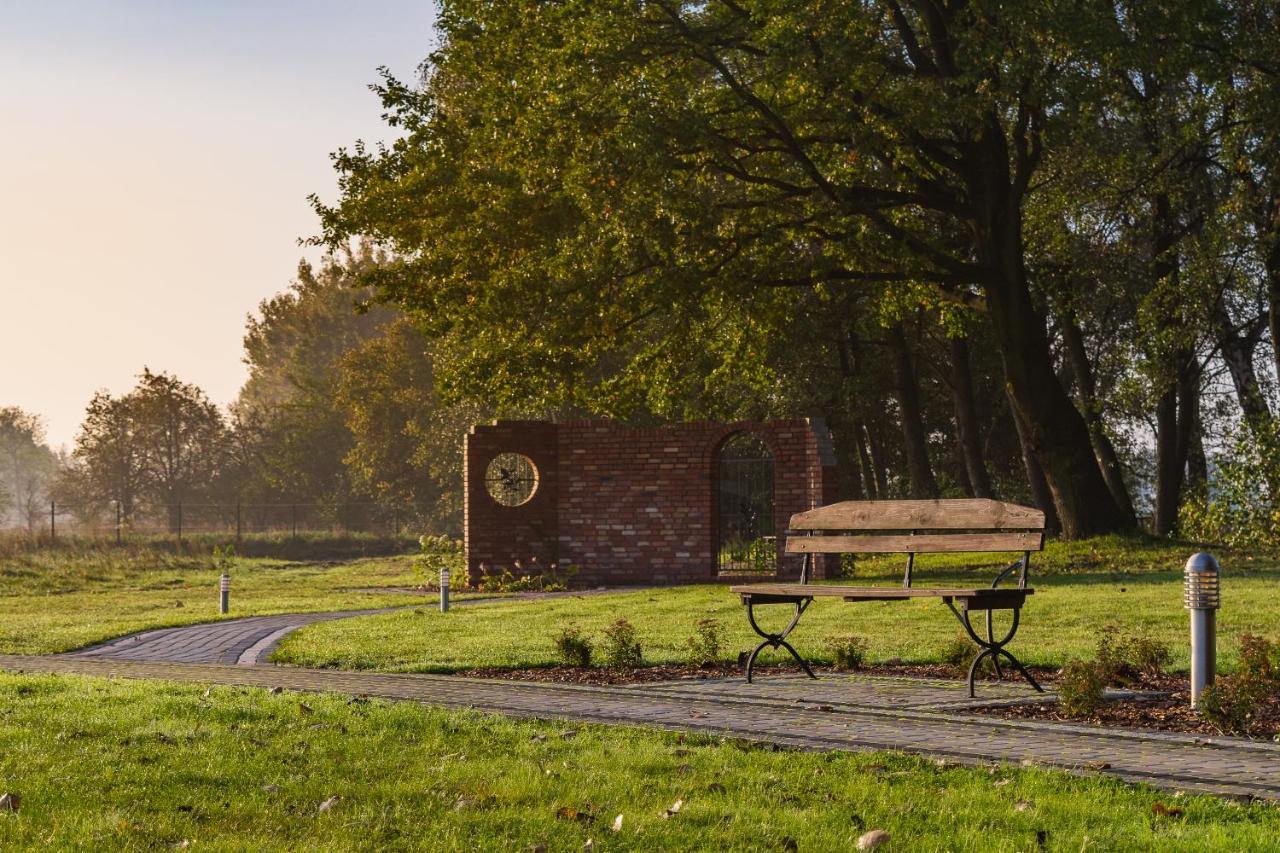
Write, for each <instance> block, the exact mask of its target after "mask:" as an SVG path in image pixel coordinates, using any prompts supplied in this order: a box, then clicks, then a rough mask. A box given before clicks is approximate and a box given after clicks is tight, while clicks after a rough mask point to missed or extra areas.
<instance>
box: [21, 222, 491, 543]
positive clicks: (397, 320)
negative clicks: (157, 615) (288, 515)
mask: <svg viewBox="0 0 1280 853" xmlns="http://www.w3.org/2000/svg"><path fill="white" fill-rule="evenodd" d="M376 262H377V261H376V259H375V257H374V256H373V254H372V252H371V250H370V249H369V248H368V247H367V246H365V247H360V248H357V249H354V250H351V251H347V252H344V253H339V254H335V255H332V256H328V257H326V258H325V259H324V260H323V262H322V263H321V264H320V265H319V268H318V269H315V268H313V267H312V266H311V265H310V264H308V263H305V262H304V263H302V264H301V265H300V266H299V269H298V276H297V279H296V280H295V281H294V283H293V285H292V287H290V289H289V290H288V291H286V292H284V293H281V294H280V295H278V296H275V297H273V298H271V299H268V300H266V301H264V302H263V303H262V304H261V305H260V306H259V310H258V313H257V314H256V315H255V316H251V317H250V318H249V320H248V326H247V329H246V333H245V339H244V359H245V363H246V364H247V365H248V367H249V378H248V381H247V382H246V383H245V385H244V387H243V388H242V389H241V392H240V395H239V398H238V399H237V400H236V401H235V402H234V403H233V404H232V405H231V406H230V407H229V409H228V410H227V411H223V410H221V409H220V408H219V407H218V406H216V405H215V404H214V403H212V402H211V401H210V400H209V398H208V396H207V395H206V394H205V392H204V391H202V390H201V389H200V388H198V387H196V386H195V385H192V384H190V383H187V382H183V381H182V380H180V379H179V378H177V377H175V376H172V375H169V374H167V373H162V372H161V373H156V372H153V371H151V370H150V369H147V368H144V369H143V371H142V374H141V375H140V376H139V377H138V383H137V385H136V386H135V387H134V388H133V389H132V390H130V391H129V392H127V393H125V394H122V395H119V396H116V395H113V394H110V393H108V392H106V391H100V392H98V393H97V394H95V395H94V397H93V399H92V400H91V401H90V402H89V404H88V407H87V409H86V411H85V418H84V421H83V423H82V424H81V427H80V430H79V433H78V435H77V436H76V439H75V445H74V448H73V449H72V450H71V452H70V453H69V455H68V456H67V457H66V458H65V459H59V458H58V457H57V456H56V455H55V454H54V453H53V451H51V450H50V449H49V448H48V447H47V446H46V443H45V438H44V432H43V429H42V428H41V425H40V421H39V418H37V417H36V416H34V415H31V414H28V413H25V412H22V411H21V410H19V409H0V499H3V501H4V502H3V503H0V507H3V509H4V518H5V520H7V523H6V524H4V525H0V526H8V527H25V528H28V529H30V530H32V531H36V530H39V529H42V526H43V525H47V522H48V513H49V501H51V500H53V501H56V502H58V503H61V504H62V505H64V507H65V508H67V509H69V510H70V511H71V512H72V513H74V514H76V515H79V516H81V517H83V518H84V519H85V520H90V519H94V520H99V521H102V520H110V519H109V518H107V517H108V516H110V515H111V514H112V513H114V511H115V507H116V504H117V502H118V504H119V508H120V513H121V516H122V520H123V521H124V522H125V523H126V524H132V523H135V522H138V521H140V520H142V519H146V520H147V521H149V522H152V523H154V522H156V521H161V522H162V523H165V522H167V524H168V526H169V528H170V529H174V528H176V527H177V526H178V525H179V523H180V519H179V517H178V513H179V512H180V511H181V510H180V507H181V506H182V505H183V504H185V505H187V507H188V524H190V523H191V518H192V516H194V514H195V513H194V506H195V505H201V504H220V505H223V506H230V505H234V504H236V503H237V502H244V503H247V504H257V505H263V504H266V505H270V504H298V503H303V504H319V505H324V506H329V507H333V508H334V509H335V511H339V510H340V508H341V507H343V506H350V505H354V504H358V503H360V502H380V503H383V504H385V505H386V506H387V507H395V508H396V509H397V511H398V512H400V513H401V515H400V518H401V520H402V521H403V522H405V523H406V524H411V523H412V524H416V525H417V526H418V527H419V528H420V529H422V530H427V531H432V532H438V533H452V534H457V533H459V532H460V528H461V506H462V502H461V491H462V490H461V447H462V436H463V434H464V433H465V431H466V429H467V427H468V426H469V425H470V424H471V423H472V422H473V421H474V420H475V419H476V418H478V417H481V416H482V415H483V412H482V411H481V410H480V409H479V408H478V407H476V406H473V405H468V404H457V405H452V406H448V405H445V404H443V403H441V402H440V400H439V398H438V396H437V395H436V392H435V375H434V359H433V354H432V347H431V344H430V342H429V341H428V339H427V338H426V337H424V335H423V334H422V333H421V332H420V331H419V330H418V329H417V327H416V326H415V325H414V324H412V323H411V322H409V320H408V319H407V318H406V317H405V316H404V315H402V314H400V313H399V312H397V311H396V310H394V309H392V308H388V307H385V306H376V305H371V304H369V292H368V289H367V288H365V287H363V286H361V285H358V284H356V283H355V276H356V275H357V273H358V272H359V271H360V270H361V269H363V268H366V267H368V266H371V265H373V264H375V263H376ZM336 520H337V521H339V522H341V519H336Z"/></svg>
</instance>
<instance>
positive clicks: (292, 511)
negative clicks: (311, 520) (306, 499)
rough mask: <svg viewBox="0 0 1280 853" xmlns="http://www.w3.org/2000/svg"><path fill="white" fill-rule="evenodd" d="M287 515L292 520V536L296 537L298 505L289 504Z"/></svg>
mask: <svg viewBox="0 0 1280 853" xmlns="http://www.w3.org/2000/svg"><path fill="white" fill-rule="evenodd" d="M289 517H290V519H291V520H292V521H293V538H294V539H297V538H298V505H297V504H289Z"/></svg>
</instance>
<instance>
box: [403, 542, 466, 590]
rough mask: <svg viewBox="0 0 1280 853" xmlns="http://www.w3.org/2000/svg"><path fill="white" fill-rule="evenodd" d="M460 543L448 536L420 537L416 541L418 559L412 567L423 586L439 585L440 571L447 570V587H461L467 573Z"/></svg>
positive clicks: (463, 584) (464, 584) (464, 582)
mask: <svg viewBox="0 0 1280 853" xmlns="http://www.w3.org/2000/svg"><path fill="white" fill-rule="evenodd" d="M462 556H463V555H462V543H461V542H460V541H458V540H457V539H450V538H449V537H448V536H430V535H427V536H422V537H420V538H419V539H418V559H417V560H415V561H414V563H413V567H414V569H415V570H416V571H417V574H418V577H419V578H420V579H421V581H422V583H423V585H424V586H428V587H435V586H438V585H439V583H440V570H441V569H448V570H449V575H450V577H449V585H450V586H452V587H463V586H466V583H467V573H466V571H465V568H466V566H465V564H464V562H463V559H462Z"/></svg>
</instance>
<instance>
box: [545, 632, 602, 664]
mask: <svg viewBox="0 0 1280 853" xmlns="http://www.w3.org/2000/svg"><path fill="white" fill-rule="evenodd" d="M554 642H555V647H556V653H557V654H559V655H560V659H561V660H562V661H564V663H565V664H567V665H568V666H577V667H584V668H585V667H589V666H591V653H592V651H593V649H594V645H593V644H592V642H591V638H590V637H588V636H586V635H585V634H584V633H582V629H581V628H579V627H578V626H577V625H569V626H567V627H565V628H562V629H561V630H560V633H559V634H557V635H556V638H555V641H554Z"/></svg>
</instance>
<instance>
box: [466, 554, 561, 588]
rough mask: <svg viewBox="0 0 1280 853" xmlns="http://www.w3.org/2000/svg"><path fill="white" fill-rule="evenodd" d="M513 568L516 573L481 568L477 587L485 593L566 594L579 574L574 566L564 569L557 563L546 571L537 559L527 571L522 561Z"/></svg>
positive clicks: (530, 563)
mask: <svg viewBox="0 0 1280 853" xmlns="http://www.w3.org/2000/svg"><path fill="white" fill-rule="evenodd" d="M513 568H514V569H515V571H512V570H511V569H508V568H505V567H504V568H502V569H500V570H498V571H497V572H492V571H490V570H488V569H485V568H484V567H481V572H482V574H481V576H480V582H479V583H478V584H477V587H478V588H479V589H480V590H481V591H483V592H564V591H565V590H567V589H568V588H569V584H570V583H572V581H573V578H574V576H575V575H576V574H577V573H578V570H577V568H575V567H574V566H570V565H566V566H565V567H564V568H563V569H562V568H560V567H559V566H557V564H555V563H550V564H549V565H548V566H547V567H546V568H545V569H544V568H543V567H542V566H540V565H539V564H538V558H537V557H534V558H533V559H531V560H530V561H529V569H528V570H527V571H526V569H525V566H524V564H523V563H522V562H521V561H520V560H516V561H515V563H514V564H513ZM517 572H518V573H519V574H517Z"/></svg>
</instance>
